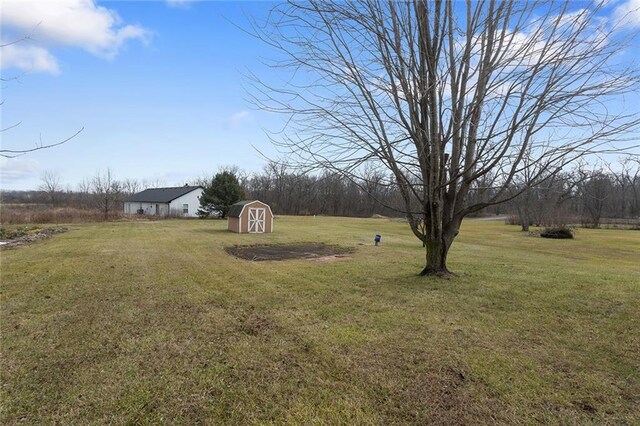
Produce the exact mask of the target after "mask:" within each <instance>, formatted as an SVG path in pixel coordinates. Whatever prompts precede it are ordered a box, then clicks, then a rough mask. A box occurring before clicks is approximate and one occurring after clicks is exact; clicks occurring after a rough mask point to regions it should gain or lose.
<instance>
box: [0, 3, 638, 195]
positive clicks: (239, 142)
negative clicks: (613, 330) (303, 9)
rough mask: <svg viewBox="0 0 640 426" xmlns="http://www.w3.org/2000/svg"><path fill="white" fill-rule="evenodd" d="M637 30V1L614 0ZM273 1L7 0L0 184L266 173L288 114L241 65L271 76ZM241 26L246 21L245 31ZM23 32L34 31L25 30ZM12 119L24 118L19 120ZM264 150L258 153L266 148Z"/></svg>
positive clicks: (165, 180) (0, 7)
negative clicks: (259, 93) (253, 95)
mask: <svg viewBox="0 0 640 426" xmlns="http://www.w3.org/2000/svg"><path fill="white" fill-rule="evenodd" d="M610 1H611V3H612V6H611V7H610V8H609V10H611V11H612V13H613V15H612V16H621V15H624V14H625V11H634V12H633V13H631V14H630V16H631V18H632V19H634V20H635V21H633V22H631V23H630V25H633V26H636V27H640V12H638V11H640V0H610ZM273 6H274V3H272V2H267V1H262V2H247V1H236V2H220V1H190V0H166V1H161V0H157V1H95V0H2V2H0V18H1V29H2V30H1V34H0V37H1V42H2V43H1V44H2V45H3V47H2V48H1V49H0V55H1V56H0V63H1V65H2V78H3V80H4V81H2V82H1V83H0V88H1V90H2V93H1V100H2V101H3V104H2V105H1V106H0V119H1V126H0V128H1V129H6V128H9V127H11V128H10V129H8V130H5V131H2V132H1V133H0V138H1V143H2V148H3V149H17V148H23V149H24V148H31V147H35V146H36V145H37V144H39V143H43V144H50V143H55V142H58V141H61V140H64V139H66V138H68V137H69V136H71V135H73V134H74V133H76V132H77V131H78V130H80V129H83V130H82V132H81V133H80V134H79V135H78V136H76V137H75V138H73V139H72V140H70V141H69V142H67V143H65V144H64V145H61V146H58V147H55V148H52V149H46V150H41V151H37V152H33V153H29V154H27V155H23V156H20V157H17V158H13V159H7V158H0V172H1V173H0V178H1V180H0V188H2V189H4V190H27V189H36V188H37V187H38V186H39V184H40V182H41V176H42V175H43V173H44V172H53V173H56V174H58V175H59V176H60V178H61V182H62V184H63V185H64V186H65V187H69V188H75V187H76V185H77V184H78V183H79V182H80V181H82V180H83V179H87V178H91V177H92V176H95V175H96V173H98V172H104V171H106V169H110V170H111V172H112V174H113V175H114V176H115V177H116V178H117V179H137V180H140V181H142V180H147V181H152V182H156V183H159V184H162V185H167V186H170V185H182V184H184V183H187V182H193V180H194V178H198V177H203V176H211V175H212V174H214V173H215V172H216V171H218V170H219V168H220V167H224V166H230V165H235V166H238V167H239V168H241V169H242V170H244V171H246V172H249V173H251V172H258V171H260V170H261V169H262V167H263V166H264V164H265V163H266V160H265V159H264V157H263V156H262V155H261V154H260V152H261V153H263V154H265V155H266V156H267V157H270V158H273V157H277V152H276V150H275V148H273V147H272V146H271V144H270V142H269V139H268V138H267V136H266V134H265V131H264V129H269V130H277V129H279V128H282V126H283V124H284V123H283V122H282V120H283V118H282V117H281V116H278V115H275V114H269V113H266V112H263V111H259V110H257V109H255V108H253V107H252V105H251V103H250V102H249V101H248V100H247V92H246V89H245V86H246V84H247V80H246V78H244V77H243V74H244V73H246V71H247V70H251V71H252V72H254V73H256V74H258V75H260V76H261V78H262V77H265V78H266V79H269V78H270V77H273V76H274V75H275V71H273V70H271V69H269V68H268V67H267V66H266V65H264V64H263V62H262V60H261V59H262V58H264V57H268V56H269V54H270V52H269V49H268V48H267V47H266V46H265V44H264V43H263V42H261V41H260V40H258V39H256V38H254V37H252V36H250V35H248V34H247V33H245V32H244V31H243V30H242V29H241V28H248V27H249V23H248V20H247V16H248V15H250V16H252V17H254V18H256V19H257V20H261V19H263V18H265V17H266V16H267V14H268V11H269V10H270V9H271V8H272V7H273ZM238 27H240V28H238ZM25 38H26V39H25ZM14 126H15V127H14ZM258 151H259V152H258Z"/></svg>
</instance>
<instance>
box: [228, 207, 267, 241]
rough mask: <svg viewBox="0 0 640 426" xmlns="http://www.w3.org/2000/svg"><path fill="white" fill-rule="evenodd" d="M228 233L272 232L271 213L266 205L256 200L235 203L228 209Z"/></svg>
mask: <svg viewBox="0 0 640 426" xmlns="http://www.w3.org/2000/svg"><path fill="white" fill-rule="evenodd" d="M228 216H229V225H228V229H229V231H233V232H237V233H240V234H241V233H247V232H248V233H251V234H261V233H265V232H266V233H269V232H273V212H271V207H269V205H268V204H265V203H263V202H262V201H258V200H245V201H240V202H238V203H235V204H233V205H232V206H231V208H230V209H229V214H228Z"/></svg>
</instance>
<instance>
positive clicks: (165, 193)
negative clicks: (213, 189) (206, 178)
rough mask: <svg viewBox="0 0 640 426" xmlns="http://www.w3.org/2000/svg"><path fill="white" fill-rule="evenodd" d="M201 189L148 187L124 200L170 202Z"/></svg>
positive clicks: (197, 187)
mask: <svg viewBox="0 0 640 426" xmlns="http://www.w3.org/2000/svg"><path fill="white" fill-rule="evenodd" d="M196 189H202V187H201V186H186V185H185V186H174V187H170V188H149V189H145V190H144V191H142V192H138V193H137V194H133V195H131V196H129V197H128V198H127V199H126V200H124V201H133V202H140V203H170V202H171V201H173V200H175V199H176V198H178V197H182V196H183V195H185V194H188V193H190V192H191V191H195V190H196Z"/></svg>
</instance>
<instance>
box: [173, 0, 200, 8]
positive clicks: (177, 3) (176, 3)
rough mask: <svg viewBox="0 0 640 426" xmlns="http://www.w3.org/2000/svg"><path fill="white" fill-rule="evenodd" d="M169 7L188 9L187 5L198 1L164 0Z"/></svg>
mask: <svg viewBox="0 0 640 426" xmlns="http://www.w3.org/2000/svg"><path fill="white" fill-rule="evenodd" d="M166 1H167V5H168V6H169V7H180V8H184V9H186V8H188V7H189V5H190V4H191V3H193V2H195V1H198V0H166Z"/></svg>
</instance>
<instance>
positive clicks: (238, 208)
mask: <svg viewBox="0 0 640 426" xmlns="http://www.w3.org/2000/svg"><path fill="white" fill-rule="evenodd" d="M255 202H258V203H260V204H264V205H265V206H267V207H269V206H268V205H267V204H265V203H263V202H262V201H260V200H243V201H238V202H237V203H235V204H232V205H231V208H230V209H229V213H228V214H227V216H229V217H240V215H241V214H242V209H244V206H246V205H247V204H251V203H255ZM269 210H271V209H269Z"/></svg>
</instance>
